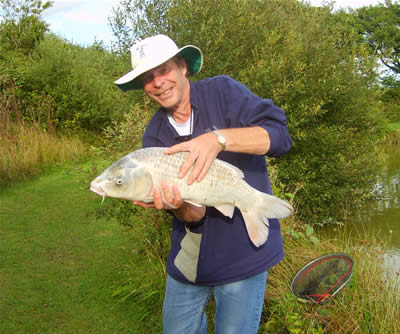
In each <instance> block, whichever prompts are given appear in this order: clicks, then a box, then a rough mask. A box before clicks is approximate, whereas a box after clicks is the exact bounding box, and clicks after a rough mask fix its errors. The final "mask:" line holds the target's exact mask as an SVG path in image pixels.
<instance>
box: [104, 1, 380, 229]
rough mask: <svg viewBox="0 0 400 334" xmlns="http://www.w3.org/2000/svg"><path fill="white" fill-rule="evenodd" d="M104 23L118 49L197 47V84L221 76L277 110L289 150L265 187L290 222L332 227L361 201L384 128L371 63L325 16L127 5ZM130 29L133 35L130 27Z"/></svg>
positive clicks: (302, 10) (278, 6) (282, 6)
mask: <svg viewBox="0 0 400 334" xmlns="http://www.w3.org/2000/svg"><path fill="white" fill-rule="evenodd" d="M137 8H142V10H140V11H135V9H137ZM162 8H164V10H163V11H160V9H162ZM160 12H162V16H160V15H161V14H160ZM124 13H125V16H124ZM132 13H136V15H132ZM227 13H229V15H228V14H227ZM124 17H125V19H124ZM128 18H129V19H128ZM157 18H159V19H160V20H161V23H162V24H159V21H158V20H157ZM112 22H113V23H114V26H115V27H118V29H114V31H116V32H118V31H119V32H124V33H123V34H120V35H119V37H120V39H122V40H123V41H122V42H121V43H120V45H121V46H124V45H129V41H128V40H129V39H131V42H132V41H133V40H136V39H138V38H142V37H145V36H149V35H152V34H154V33H166V34H167V35H169V36H170V37H171V38H173V39H174V40H175V41H176V42H177V44H178V45H179V46H183V45H186V44H194V45H197V46H199V47H200V48H201V49H202V51H203V53H204V55H205V62H204V68H203V70H202V72H201V73H200V75H199V76H198V77H199V78H202V77H207V76H212V75H218V74H228V75H231V76H232V77H234V78H236V79H238V80H239V81H241V82H243V83H244V84H246V85H247V86H248V87H249V88H250V89H251V90H252V91H253V92H254V93H256V94H257V95H259V96H261V97H265V98H271V99H272V100H273V101H274V102H275V104H277V105H278V106H280V107H282V108H283V109H284V110H285V112H286V115H287V120H288V125H289V130H290V133H291V136H292V138H293V143H294V144H293V149H292V150H291V152H290V153H289V154H288V155H286V156H285V157H284V158H282V159H279V160H272V161H271V162H270V163H271V164H272V165H278V168H277V171H276V172H275V175H276V180H275V184H276V185H278V186H282V187H284V189H283V190H282V191H283V192H294V191H297V194H296V198H295V202H296V203H295V205H296V211H297V215H298V217H299V218H301V219H303V220H307V221H312V222H314V223H319V224H324V223H326V222H333V221H335V220H336V221H338V220H339V221H340V220H341V219H342V218H343V217H344V216H345V210H344V209H345V208H346V207H347V206H355V205H357V204H359V203H360V202H361V201H362V200H363V199H365V198H366V197H367V194H368V193H369V189H370V188H371V186H372V184H373V183H374V182H375V174H376V173H377V172H378V170H379V158H378V159H377V157H376V144H377V143H378V142H379V140H380V138H381V136H382V132H383V128H384V126H383V125H382V118H383V116H382V113H381V105H380V102H379V98H380V95H379V94H380V93H379V89H378V87H377V86H376V84H375V83H376V74H375V72H374V68H375V66H376V60H375V58H374V57H373V56H372V55H371V54H370V53H369V51H368V49H367V48H366V47H365V46H364V45H363V44H360V43H359V39H358V37H357V36H355V34H354V33H353V32H352V31H351V29H349V27H348V26H347V25H346V23H345V21H343V20H342V19H341V17H339V16H336V15H334V14H332V13H331V11H330V9H329V8H328V7H326V8H315V7H311V6H309V5H306V4H303V3H301V2H298V1H296V0H274V1H258V0H257V1H256V0H250V1H228V0H223V1H216V0H202V1H189V0H184V1H179V2H175V1H172V0H165V1H143V0H136V1H125V2H123V3H122V5H121V7H120V10H119V12H118V17H115V18H114V21H112ZM139 22H140V31H138V30H135V27H134V26H133V25H134V24H138V23H139ZM129 24H132V26H127V25H129ZM357 42H358V43H357ZM122 51H123V50H122ZM122 51H121V52H122Z"/></svg>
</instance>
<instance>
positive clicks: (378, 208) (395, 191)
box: [346, 145, 400, 269]
mask: <svg viewBox="0 0 400 334" xmlns="http://www.w3.org/2000/svg"><path fill="white" fill-rule="evenodd" d="M385 152H386V153H387V161H386V168H385V171H384V172H383V173H382V175H379V176H378V177H377V181H376V185H375V189H374V193H375V194H376V195H377V196H376V198H375V199H374V200H373V201H371V202H369V203H367V204H366V205H365V207H364V208H363V209H362V210H359V211H358V212H356V213H355V215H354V221H353V223H351V224H349V226H346V229H348V230H349V233H357V232H355V231H358V232H360V231H362V232H364V231H366V232H367V235H368V236H370V237H375V238H376V239H378V240H386V241H388V242H389V245H390V246H391V249H392V251H393V256H390V257H388V261H389V262H390V265H393V266H394V267H396V268H397V269H399V268H400V145H388V146H386V147H385ZM347 227H348V228H347ZM361 235H363V234H361Z"/></svg>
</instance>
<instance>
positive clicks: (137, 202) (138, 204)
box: [132, 201, 154, 209]
mask: <svg viewBox="0 0 400 334" xmlns="http://www.w3.org/2000/svg"><path fill="white" fill-rule="evenodd" d="M132 203H133V204H134V205H137V206H140V207H141V208H144V209H148V208H154V203H144V202H139V201H133V202H132Z"/></svg>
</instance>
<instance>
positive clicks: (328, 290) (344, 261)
mask: <svg viewBox="0 0 400 334" xmlns="http://www.w3.org/2000/svg"><path fill="white" fill-rule="evenodd" d="M352 271H353V261H352V259H351V258H350V257H349V256H348V255H346V254H332V255H326V256H324V257H321V258H319V259H317V260H315V261H313V262H311V263H309V264H308V265H307V266H305V267H304V268H303V269H302V270H301V271H300V272H299V273H298V274H297V275H296V277H295V278H294V280H293V282H292V291H293V293H294V294H295V296H297V297H298V298H301V299H306V300H310V301H314V302H316V303H319V304H325V303H327V302H328V301H329V300H330V299H331V298H332V297H333V296H334V295H335V294H336V293H337V292H339V290H340V289H342V288H343V286H344V285H345V284H346V283H347V282H348V281H349V280H350V278H351V275H352Z"/></svg>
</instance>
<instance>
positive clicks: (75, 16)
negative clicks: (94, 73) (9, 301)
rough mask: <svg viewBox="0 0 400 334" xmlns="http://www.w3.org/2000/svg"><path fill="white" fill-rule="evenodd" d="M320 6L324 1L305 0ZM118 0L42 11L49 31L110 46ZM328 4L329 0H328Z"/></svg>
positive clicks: (348, 1) (367, 1)
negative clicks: (110, 24)
mask: <svg viewBox="0 0 400 334" xmlns="http://www.w3.org/2000/svg"><path fill="white" fill-rule="evenodd" d="M308 1H309V2H310V3H311V4H312V5H313V6H321V5H322V4H324V3H325V2H326V1H325V0H308ZM119 2H120V0H54V3H53V6H52V7H51V8H49V9H47V10H45V11H44V12H43V14H42V17H43V18H44V20H45V21H46V22H47V23H48V24H49V25H50V30H51V31H52V32H53V33H55V34H57V35H58V36H60V37H63V38H65V39H67V40H68V41H70V42H72V43H74V44H79V45H82V46H90V45H92V44H93V42H94V41H95V40H97V41H103V42H104V43H105V44H106V45H110V42H111V41H112V40H113V34H112V31H111V28H110V26H109V24H108V18H109V17H110V16H112V13H113V12H112V9H113V8H116V7H118V4H119ZM328 2H329V3H330V1H328ZM382 2H384V0H336V2H335V6H334V8H336V9H339V8H347V7H351V8H358V7H362V6H368V5H376V4H378V3H382Z"/></svg>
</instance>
